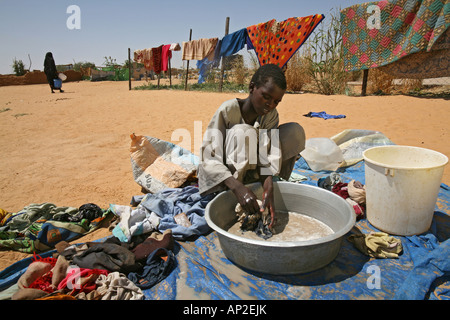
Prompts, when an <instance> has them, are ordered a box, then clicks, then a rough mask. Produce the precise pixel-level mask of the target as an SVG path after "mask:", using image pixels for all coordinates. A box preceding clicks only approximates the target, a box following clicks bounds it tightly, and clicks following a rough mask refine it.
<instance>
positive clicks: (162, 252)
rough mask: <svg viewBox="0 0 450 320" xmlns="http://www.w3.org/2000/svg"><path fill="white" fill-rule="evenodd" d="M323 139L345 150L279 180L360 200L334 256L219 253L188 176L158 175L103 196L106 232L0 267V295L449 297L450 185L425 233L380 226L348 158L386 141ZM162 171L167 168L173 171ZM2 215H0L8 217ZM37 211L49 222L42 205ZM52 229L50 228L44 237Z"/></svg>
mask: <svg viewBox="0 0 450 320" xmlns="http://www.w3.org/2000/svg"><path fill="white" fill-rule="evenodd" d="M380 138H381V139H380ZM333 139H334V140H335V141H336V143H337V145H338V146H339V147H340V148H342V150H343V151H344V150H348V151H349V153H350V155H349V158H348V159H349V161H348V165H347V166H344V167H340V168H338V170H336V171H334V172H330V171H313V170H311V168H310V167H309V166H308V164H307V162H306V161H305V160H304V159H303V158H300V159H299V160H298V161H297V162H296V163H295V166H294V171H293V173H292V175H291V178H290V179H289V181H293V182H294V181H295V182H296V183H302V184H309V185H313V186H316V187H319V188H325V189H327V190H330V192H334V193H336V194H337V195H339V196H341V197H342V198H344V199H346V200H347V199H349V200H351V201H353V202H354V203H352V204H353V207H354V208H355V204H357V205H358V206H359V207H360V208H361V209H362V211H361V212H357V210H355V214H356V215H357V221H356V224H355V226H354V228H353V229H352V230H351V231H350V232H349V233H348V234H347V235H346V237H345V239H344V240H343V241H342V246H341V249H340V251H339V254H338V255H337V257H336V258H335V260H333V261H332V262H331V263H330V264H328V265H327V266H325V267H323V268H321V269H318V270H315V271H312V272H309V273H306V274H298V275H283V276H276V275H269V274H263V273H258V272H252V271H249V270H246V269H243V268H240V267H239V266H237V265H235V264H234V263H232V262H231V261H229V260H228V259H227V257H226V256H225V254H224V252H223V251H222V249H221V245H220V242H219V239H218V236H217V233H216V232H214V231H213V232H211V229H209V227H208V225H207V223H206V221H205V217H204V215H205V210H206V206H207V204H208V203H209V201H210V200H211V198H208V197H201V196H200V194H199V192H198V188H197V187H196V186H195V185H188V186H183V185H180V186H178V187H173V188H167V187H161V186H162V184H158V186H159V187H161V188H162V189H161V190H160V191H156V192H153V193H149V194H146V195H139V196H134V197H132V199H131V203H130V206H122V205H114V204H111V206H110V208H108V210H102V212H103V213H104V214H105V212H108V214H112V215H113V216H114V217H115V218H116V220H114V221H112V223H111V224H110V225H109V226H110V229H111V230H112V235H111V236H110V237H108V238H106V239H99V240H97V241H94V242H88V243H83V244H79V245H70V244H69V243H68V241H69V238H64V237H62V238H61V240H60V241H55V242H54V243H53V244H54V245H53V247H54V248H55V249H54V250H52V251H46V252H41V253H38V254H36V255H35V256H34V257H30V258H26V259H23V260H20V261H18V262H16V263H14V264H12V265H11V266H9V267H7V268H6V269H4V270H3V271H0V299H11V298H13V299H37V298H42V299H73V298H75V299H80V300H81V299H83V300H87V299H104V300H112V299H120V300H131V299H149V300H154V299H166V300H169V299H260V300H261V299H271V300H275V299H295V300H299V299H312V300H314V299H320V300H323V299H332V300H337V299H450V281H449V278H448V276H449V274H450V259H449V258H448V257H449V254H450V242H449V241H450V240H449V237H450V234H449V230H450V217H449V215H450V188H449V187H448V186H447V185H445V184H442V185H441V188H440V192H439V196H438V200H437V204H436V209H435V212H434V216H433V222H432V225H431V228H430V229H429V230H428V231H427V232H425V233H423V234H421V235H414V236H392V235H389V234H386V233H383V232H381V231H380V230H378V229H376V228H375V227H373V226H372V225H371V224H370V223H369V222H368V220H367V219H366V218H365V214H364V203H365V190H364V184H365V173H364V172H365V170H364V161H358V160H362V159H361V152H362V151H363V150H365V149H367V148H370V147H371V146H375V145H378V144H379V143H383V144H384V143H391V142H390V141H387V140H386V138H384V139H383V138H382V137H381V136H380V133H377V132H372V131H364V130H346V131H344V132H342V133H341V134H338V135H336V136H334V137H333ZM139 141H141V142H142V141H143V142H144V145H146V147H145V148H144V149H143V150H140V149H139V148H134V149H132V150H131V153H135V152H139V151H142V152H147V151H148V150H150V149H147V147H149V145H147V143H149V144H150V145H151V147H152V148H156V149H158V150H160V151H161V150H164V149H166V147H163V144H164V142H163V141H161V140H152V139H147V138H145V139H142V140H139ZM150 141H151V142H150ZM380 141H381V142H380ZM167 144H169V143H168V142H167ZM171 148H172V150H177V151H180V150H182V149H177V148H174V147H171ZM350 151H351V152H350ZM160 155H161V154H160V153H158V152H156V153H155V157H154V159H153V160H154V161H153V162H152V163H148V165H149V166H152V165H154V164H155V162H156V159H158V158H159V156H160ZM173 155H174V157H173V158H169V157H167V158H164V159H160V160H159V161H162V160H164V161H166V162H169V161H172V160H173V161H174V162H178V161H179V160H180V159H191V156H192V155H189V154H183V155H182V154H180V153H179V152H174V153H173ZM134 156H136V155H134ZM178 163H179V162H178ZM132 165H133V164H132ZM166 167H167V168H172V169H175V168H176V166H172V167H171V166H166ZM144 171H145V170H144ZM181 171H184V169H183V170H181ZM148 172H149V173H151V172H152V171H151V170H150V171H148ZM166 173H167V174H168V176H170V175H172V174H173V171H170V170H169V171H168V172H166ZM162 180H164V179H161V180H160V181H159V182H161V181H162ZM181 180H182V179H179V182H181ZM166 181H173V180H166ZM210 196H211V197H213V196H214V195H210ZM47 207H48V208H51V209H50V210H49V212H52V213H53V214H52V215H51V216H52V217H57V216H58V215H59V216H64V215H65V213H67V214H68V215H67V216H65V217H64V219H67V220H69V219H71V220H72V219H73V220H78V219H80V218H81V219H87V220H89V221H90V219H92V218H94V220H95V217H98V216H99V212H98V210H93V211H87V212H86V214H83V215H81V214H80V213H79V211H80V210H78V211H77V210H76V209H75V210H73V211H70V212H66V211H67V210H66V211H65V210H62V209H61V210H58V209H57V208H56V207H55V206H51V205H47ZM89 207H91V206H89ZM94 208H95V207H94ZM38 209H39V210H41V209H42V208H38ZM91 209H92V208H91ZM356 209H357V208H356ZM26 212H28V214H27V215H26V216H25V215H24V216H23V218H24V219H22V220H19V219H18V218H19V217H20V216H17V217H16V218H17V220H15V221H14V225H15V226H20V228H21V229H22V230H25V229H26V230H28V229H27V228H24V226H25V225H27V226H28V225H29V226H31V225H32V223H30V221H31V220H33V221H35V220H34V218H31V217H35V216H39V215H40V214H34V215H33V214H32V212H34V211H32V210H28V211H26ZM2 214H3V219H6V220H8V219H10V218H11V217H13V216H15V214H11V215H9V216H8V213H6V212H3V213H2ZM23 214H25V213H23ZM46 217H47V221H49V214H47V215H46ZM11 221H12V220H10V222H11ZM69 223H76V222H75V221H70V222H69ZM10 226H12V224H11V225H10ZM53 234H58V233H57V232H56V233H50V234H48V236H47V238H49V236H50V238H52V237H53ZM55 239H56V238H55ZM8 250H9V249H8ZM10 250H15V248H11V249H10ZM28 252H29V251H28Z"/></svg>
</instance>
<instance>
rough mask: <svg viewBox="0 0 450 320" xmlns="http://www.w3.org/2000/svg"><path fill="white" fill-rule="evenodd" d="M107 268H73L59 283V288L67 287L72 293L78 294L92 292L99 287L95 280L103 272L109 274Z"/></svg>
mask: <svg viewBox="0 0 450 320" xmlns="http://www.w3.org/2000/svg"><path fill="white" fill-rule="evenodd" d="M108 273H109V272H108V271H107V270H102V269H85V268H73V269H71V270H70V272H68V273H67V276H66V277H65V278H64V279H63V280H61V282H60V283H59V284H58V290H61V289H65V290H68V291H69V294H70V295H73V296H75V295H77V294H78V293H80V292H86V293H88V292H91V291H92V290H95V289H96V288H97V285H96V284H95V280H97V278H98V276H99V275H101V274H104V275H108Z"/></svg>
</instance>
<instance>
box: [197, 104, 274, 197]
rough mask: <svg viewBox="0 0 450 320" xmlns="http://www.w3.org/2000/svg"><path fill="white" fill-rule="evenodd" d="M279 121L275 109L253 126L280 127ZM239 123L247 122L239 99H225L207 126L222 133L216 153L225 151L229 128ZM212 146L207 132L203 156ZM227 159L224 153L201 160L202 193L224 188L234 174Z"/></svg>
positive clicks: (258, 127) (208, 129)
mask: <svg viewBox="0 0 450 320" xmlns="http://www.w3.org/2000/svg"><path fill="white" fill-rule="evenodd" d="M278 122H279V117H278V111H277V110H276V109H273V110H272V111H270V112H269V113H268V114H266V115H264V116H259V117H258V118H257V119H256V121H255V123H254V125H253V127H254V128H255V129H256V130H257V131H259V130H260V129H267V130H269V129H276V128H277V127H278ZM237 124H245V121H244V119H243V117H242V114H241V109H240V107H239V103H238V101H237V99H232V100H228V101H225V102H224V103H223V104H222V105H221V106H220V107H219V109H218V110H217V111H216V113H215V114H214V116H213V117H212V119H211V121H210V123H209V125H208V128H207V132H208V131H209V132H210V133H211V132H212V133H214V131H216V130H218V131H216V132H220V133H221V135H222V137H221V138H222V141H221V142H222V143H220V144H219V145H218V146H217V149H214V150H215V154H216V155H217V154H223V152H224V144H225V137H226V132H227V129H231V128H232V127H233V126H235V125H237ZM210 148H211V141H210V139H208V138H207V134H205V138H204V139H203V144H202V148H201V150H200V152H201V158H202V155H203V154H204V152H205V149H206V151H208V150H210ZM225 159H226V156H225V155H223V157H213V158H212V159H210V160H209V161H204V159H202V160H201V161H200V164H199V167H198V183H199V189H200V194H209V193H212V192H217V191H222V190H223V189H224V187H223V186H221V185H220V184H221V183H222V182H223V181H224V180H225V179H227V178H229V177H230V176H232V175H233V174H232V173H231V171H230V169H229V167H228V166H227V164H226V163H225Z"/></svg>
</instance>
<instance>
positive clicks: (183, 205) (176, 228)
mask: <svg viewBox="0 0 450 320" xmlns="http://www.w3.org/2000/svg"><path fill="white" fill-rule="evenodd" d="M213 197H214V194H209V195H206V196H203V197H202V196H200V193H199V189H198V188H197V187H193V186H188V187H184V188H173V189H170V188H169V189H166V190H163V191H161V192H158V193H155V194H147V195H146V196H145V197H144V198H143V199H142V202H141V203H140V205H141V206H143V207H144V208H145V209H147V210H149V211H153V212H154V213H156V214H157V215H158V216H159V217H160V218H161V221H160V222H159V226H158V230H159V231H160V232H164V231H166V230H167V229H172V235H173V237H174V238H175V239H177V240H183V239H186V238H188V237H190V236H195V235H196V236H199V235H203V234H205V233H207V232H208V231H209V230H210V228H209V226H208V224H207V223H206V220H205V208H206V205H207V204H208V202H209V201H210V200H211V199H212V198H213ZM182 212H184V213H185V214H186V216H187V217H188V219H189V221H190V222H191V224H192V225H191V226H190V227H184V226H181V225H179V224H177V223H176V222H175V219H174V217H175V216H176V215H177V214H180V213H182Z"/></svg>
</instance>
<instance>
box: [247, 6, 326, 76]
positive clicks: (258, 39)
mask: <svg viewBox="0 0 450 320" xmlns="http://www.w3.org/2000/svg"><path fill="white" fill-rule="evenodd" d="M324 18H325V16H324V15H322V14H315V15H311V16H307V17H301V18H298V17H293V18H289V19H286V20H284V21H282V22H279V23H277V22H276V21H275V19H272V20H270V21H268V22H265V23H259V24H256V25H253V26H250V27H247V33H248V36H249V38H250V41H251V42H252V44H253V47H254V48H255V51H256V55H257V57H258V61H259V64H260V65H261V66H262V65H265V64H269V63H273V64H276V65H278V66H279V67H280V68H283V67H284V66H285V65H286V63H287V62H288V61H289V59H290V58H291V57H292V56H293V55H294V53H295V52H297V50H298V49H299V48H300V46H301V45H302V44H303V43H304V42H305V41H306V39H308V37H309V35H310V34H311V33H312V32H313V31H314V29H315V28H316V27H317V25H318V24H319V23H320V22H321V21H322V20H323V19H324Z"/></svg>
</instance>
